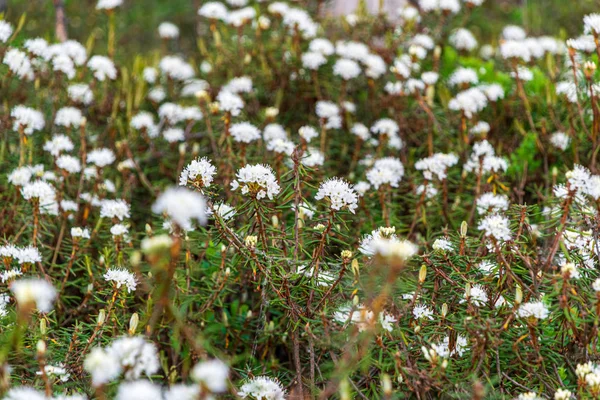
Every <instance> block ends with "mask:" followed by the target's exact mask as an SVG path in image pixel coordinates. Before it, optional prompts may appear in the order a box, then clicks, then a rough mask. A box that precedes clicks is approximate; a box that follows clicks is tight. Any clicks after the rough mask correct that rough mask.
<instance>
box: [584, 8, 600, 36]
mask: <svg viewBox="0 0 600 400" xmlns="http://www.w3.org/2000/svg"><path fill="white" fill-rule="evenodd" d="M583 25H584V27H585V33H593V34H594V35H598V34H600V14H597V13H595V14H588V15H586V16H585V17H583Z"/></svg>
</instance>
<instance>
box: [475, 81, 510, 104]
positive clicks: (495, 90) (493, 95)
mask: <svg viewBox="0 0 600 400" xmlns="http://www.w3.org/2000/svg"><path fill="white" fill-rule="evenodd" d="M479 89H481V90H483V93H484V94H485V96H486V97H487V98H488V100H489V101H493V102H497V101H498V100H501V99H503V98H504V89H503V88H502V86H500V85H499V84H497V83H492V84H491V85H482V86H479Z"/></svg>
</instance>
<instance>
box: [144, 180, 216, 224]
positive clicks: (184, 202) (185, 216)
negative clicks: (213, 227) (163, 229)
mask: <svg viewBox="0 0 600 400" xmlns="http://www.w3.org/2000/svg"><path fill="white" fill-rule="evenodd" d="M152 212H154V213H157V214H165V215H166V216H167V217H169V219H170V220H171V221H173V222H174V223H176V224H177V225H178V226H179V227H181V228H182V229H183V230H185V231H190V230H192V227H193V225H192V224H193V221H197V222H198V223H199V224H205V223H206V201H205V200H204V197H203V196H202V195H201V194H199V193H196V192H193V191H191V190H189V189H186V188H184V187H181V186H179V187H172V188H169V189H167V190H166V191H165V192H164V193H162V194H161V195H160V196H159V197H158V199H156V202H155V203H154V204H153V205H152Z"/></svg>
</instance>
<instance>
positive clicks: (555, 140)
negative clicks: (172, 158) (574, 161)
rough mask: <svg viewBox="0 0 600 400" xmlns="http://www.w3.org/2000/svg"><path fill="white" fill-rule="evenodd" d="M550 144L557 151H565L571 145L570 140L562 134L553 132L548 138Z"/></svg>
mask: <svg viewBox="0 0 600 400" xmlns="http://www.w3.org/2000/svg"><path fill="white" fill-rule="evenodd" d="M550 143H552V145H553V146H554V147H556V148H557V149H559V150H562V151H565V150H566V149H567V147H569V143H571V138H570V137H569V135H567V134H566V133H564V132H554V133H553V134H552V135H551V136H550Z"/></svg>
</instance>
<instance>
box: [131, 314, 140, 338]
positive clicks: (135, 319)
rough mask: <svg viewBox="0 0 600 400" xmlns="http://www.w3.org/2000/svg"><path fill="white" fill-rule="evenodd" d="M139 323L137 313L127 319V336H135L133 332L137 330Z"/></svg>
mask: <svg viewBox="0 0 600 400" xmlns="http://www.w3.org/2000/svg"><path fill="white" fill-rule="evenodd" d="M139 322H140V316H139V315H138V313H133V314H132V315H131V318H129V335H131V336H133V335H135V331H136V330H137V326H138V323H139Z"/></svg>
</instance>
